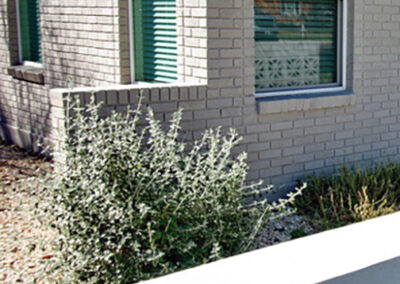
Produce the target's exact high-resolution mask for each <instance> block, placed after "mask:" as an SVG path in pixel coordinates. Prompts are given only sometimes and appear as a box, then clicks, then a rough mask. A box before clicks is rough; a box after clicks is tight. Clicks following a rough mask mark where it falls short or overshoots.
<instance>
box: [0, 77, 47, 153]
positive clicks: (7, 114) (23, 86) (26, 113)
mask: <svg viewBox="0 0 400 284" xmlns="http://www.w3.org/2000/svg"><path fill="white" fill-rule="evenodd" d="M14 95H15V101H14V102H11V104H12V107H10V104H3V103H2V104H1V105H0V136H1V137H2V138H4V139H5V140H7V141H9V142H12V143H14V144H16V145H18V146H20V147H23V148H25V149H27V150H31V151H34V152H40V151H41V150H42V148H43V147H44V146H51V145H49V144H50V143H49V141H50V140H49V137H50V132H51V118H50V115H51V109H50V98H49V94H48V92H47V91H46V90H44V89H43V88H42V87H39V86H38V87H36V85H33V84H31V83H26V82H14ZM3 99H4V98H3ZM6 105H7V106H6ZM6 108H9V109H6Z"/></svg>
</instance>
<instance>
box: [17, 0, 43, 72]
mask: <svg viewBox="0 0 400 284" xmlns="http://www.w3.org/2000/svg"><path fill="white" fill-rule="evenodd" d="M19 1H20V0H15V9H16V14H17V38H18V62H19V64H20V65H23V66H29V67H35V68H42V67H43V62H41V61H30V60H23V59H22V41H21V15H20V10H19ZM39 26H40V23H39ZM41 36H42V35H41V34H40V37H41ZM39 44H42V40H40V43H39ZM38 48H41V47H39V46H38ZM42 50H43V49H42ZM41 60H42V61H43V58H41Z"/></svg>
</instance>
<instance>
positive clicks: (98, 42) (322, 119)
mask: <svg viewBox="0 0 400 284" xmlns="http://www.w3.org/2000/svg"><path fill="white" fill-rule="evenodd" d="M67 2H68V3H67ZM67 2H66V3H65V4H64V2H62V1H55V0H43V1H42V3H43V4H42V10H43V19H42V20H43V31H44V36H43V37H44V38H43V48H44V50H43V53H44V64H43V65H44V66H43V67H44V70H45V81H46V84H45V86H44V87H41V86H36V85H31V84H30V83H26V82H21V81H17V80H14V79H12V78H10V77H9V76H8V75H6V72H5V71H2V73H1V74H0V76H1V78H0V80H2V82H1V83H0V88H1V89H0V92H1V100H2V101H1V108H2V113H4V114H3V116H5V117H6V118H7V120H9V121H11V122H10V123H7V127H3V128H4V129H8V128H9V127H8V126H13V125H16V124H15V123H14V120H18V119H20V118H21V117H24V116H23V114H21V110H22V109H20V108H18V109H17V110H16V111H15V112H13V110H14V109H15V108H16V107H15V105H17V104H18V101H17V99H19V98H18V96H17V95H16V94H17V92H16V91H15V90H16V89H17V88H18V86H20V85H21V86H22V87H25V88H28V87H30V88H32V91H31V90H29V94H30V96H31V97H33V96H35V95H34V93H35V91H36V92H37V95H36V97H35V98H37V97H40V99H41V100H43V104H42V106H43V107H42V108H40V109H41V110H42V109H43V108H46V107H47V108H48V107H49V105H50V106H51V107H50V108H51V111H50V116H52V117H53V120H51V119H50V123H47V124H48V125H49V126H51V127H53V128H62V122H63V117H62V113H63V109H64V108H65V105H64V104H63V102H62V98H63V97H64V96H67V95H68V93H71V92H72V93H82V94H88V93H92V92H94V93H96V95H97V96H98V98H99V100H103V101H105V102H106V106H107V107H106V110H105V113H107V111H110V110H111V109H116V110H119V109H120V107H121V106H122V105H125V104H132V103H134V101H133V99H130V94H131V93H132V94H134V93H137V92H138V90H139V89H145V99H146V104H148V105H150V106H152V107H153V108H154V109H155V111H156V113H157V116H158V118H160V119H162V120H165V121H166V120H168V119H169V118H170V117H171V114H172V112H174V111H175V110H177V109H178V108H180V107H181V108H183V109H184V110H185V111H184V117H183V123H182V126H183V129H184V130H185V131H187V133H188V135H187V137H188V139H189V140H190V139H196V138H199V137H200V135H201V133H202V132H203V131H204V129H206V128H210V127H217V126H222V128H224V129H227V128H230V127H234V128H236V129H237V130H238V131H239V133H240V134H241V135H242V136H243V138H244V139H243V142H242V143H241V146H240V147H238V149H237V151H246V152H248V154H249V157H248V163H249V165H250V172H249V179H250V180H257V179H263V180H265V182H266V183H273V184H286V183H293V182H294V181H295V180H296V179H297V178H299V177H301V176H304V175H305V174H308V173H314V172H317V171H321V170H323V169H326V170H327V169H332V168H335V167H338V166H341V165H343V164H352V163H362V164H370V163H373V162H379V161H384V160H387V159H389V158H391V159H398V157H399V154H400V152H399V150H400V148H399V147H400V136H399V134H400V127H399V125H400V124H399V122H400V111H399V100H400V80H399V71H400V34H399V28H400V16H399V14H400V13H399V12H400V3H399V4H397V3H396V1H382V0H381V1H378V0H362V1H361V0H360V1H348V14H349V17H348V22H347V25H346V26H347V37H348V44H347V49H348V50H347V73H348V77H347V81H348V82H347V86H348V90H347V92H346V93H344V94H330V95H327V94H324V95H318V96H316V97H302V98H299V97H292V98H290V99H288V98H281V99H276V98H275V99H256V98H255V96H254V93H255V88H254V55H255V54H254V44H255V43H254V20H253V18H254V14H253V5H254V4H253V0H241V1H237V0H218V1H213V0H177V6H178V8H177V17H178V65H179V67H178V76H179V82H178V83H176V84H170V85H155V86H152V87H151V86H146V87H142V86H141V85H126V86H112V85H115V84H126V83H129V82H130V69H129V68H130V67H129V64H128V63H127V62H129V60H128V59H129V38H127V35H129V25H128V23H129V22H128V17H129V14H128V12H127V1H122V0H119V1H93V2H91V1H89V2H90V3H93V4H90V3H89V4H87V3H85V4H82V3H83V2H81V1H73V2H74V3H75V2H76V3H75V4H71V1H67ZM87 2H88V1H87ZM82 5H83V6H84V7H82ZM90 5H92V6H90ZM3 6H4V7H3ZM0 7H1V9H2V10H4V9H5V8H6V7H5V5H4V4H2V6H0ZM71 7H73V8H71ZM6 14H7V12H4V11H3V13H2V14H1V15H2V19H4V17H5V16H4V15H6ZM1 23H2V25H3V26H4V27H7V25H6V21H2V22H1ZM7 30H8V29H7V28H4V31H5V32H6V31H7ZM0 49H1V50H2V52H1V64H2V67H5V66H8V65H9V64H10V62H9V61H7V60H8V59H7V58H8V57H9V56H8V55H7V56H4V54H7V52H8V50H9V48H8V46H7V43H6V42H4V40H3V39H0ZM46 53H47V55H46ZM3 69H4V68H3ZM3 69H2V70H3ZM68 76H71V77H72V83H73V84H72V86H74V87H75V86H77V87H78V86H96V88H94V89H74V90H73V91H71V90H66V89H64V90H60V89H58V90H53V89H54V88H60V87H64V88H65V87H66V86H68V84H67V82H68V81H67V78H68ZM101 85H102V86H105V85H107V87H104V88H103V87H99V86H101ZM23 94H24V98H25V100H24V101H25V102H26V103H28V102H33V101H35V98H32V99H28V95H27V94H28V90H26V92H25V91H24V92H23ZM43 94H44V95H43ZM48 97H51V101H50V103H49V102H48V101H47V100H48ZM45 98H46V99H45ZM10 102H13V103H12V104H11V103H10ZM3 109H4V110H3ZM41 113H42V112H41ZM43 113H44V112H43ZM56 114H57V115H56ZM11 118H13V119H14V120H11ZM46 121H47V120H46ZM54 121H56V122H54ZM39 124H40V123H39ZM2 125H4V123H2ZM42 125H43V124H40V126H42ZM15 127H19V126H15ZM35 127H36V126H30V129H36V128H35ZM28 128H29V127H28ZM50 132H51V133H56V132H54V131H50ZM2 135H3V134H2ZM52 135H53V136H52V138H51V139H53V140H54V139H55V138H54V137H57V135H58V134H52ZM3 136H4V135H3Z"/></svg>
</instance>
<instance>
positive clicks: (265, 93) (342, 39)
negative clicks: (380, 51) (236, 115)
mask: <svg viewBox="0 0 400 284" xmlns="http://www.w3.org/2000/svg"><path fill="white" fill-rule="evenodd" d="M337 5H338V21H337V24H338V29H337V33H338V35H337V36H338V48H337V49H338V54H337V57H338V59H337V63H338V67H337V78H338V83H332V84H326V85H325V84H324V85H314V86H310V87H308V86H306V87H304V88H301V89H296V88H293V89H287V88H281V89H280V90H265V89H264V90H256V93H255V95H254V96H255V97H256V98H268V97H276V96H295V95H307V94H318V93H336V92H343V91H345V90H346V89H347V69H346V66H347V15H348V7H347V0H337Z"/></svg>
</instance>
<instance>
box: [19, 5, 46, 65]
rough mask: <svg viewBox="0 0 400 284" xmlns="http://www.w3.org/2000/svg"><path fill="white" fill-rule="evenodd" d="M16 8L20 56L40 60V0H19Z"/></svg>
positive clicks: (30, 59) (28, 59)
mask: <svg viewBox="0 0 400 284" xmlns="http://www.w3.org/2000/svg"><path fill="white" fill-rule="evenodd" d="M18 9H19V29H20V30H19V35H20V41H21V47H20V48H21V50H20V53H21V58H22V60H23V61H34V62H41V61H42V54H41V51H42V50H41V33H40V0H19V1H18Z"/></svg>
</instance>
